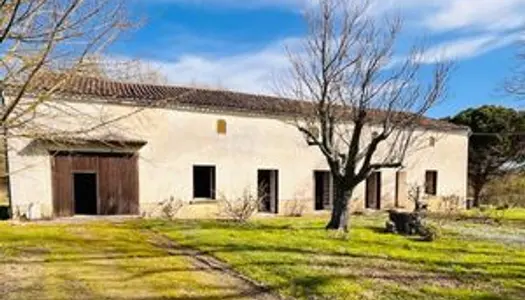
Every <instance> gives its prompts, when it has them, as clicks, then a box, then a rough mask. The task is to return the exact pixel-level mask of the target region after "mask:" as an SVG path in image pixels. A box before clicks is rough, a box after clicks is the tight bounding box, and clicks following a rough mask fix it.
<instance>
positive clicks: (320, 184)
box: [314, 171, 333, 210]
mask: <svg viewBox="0 0 525 300" xmlns="http://www.w3.org/2000/svg"><path fill="white" fill-rule="evenodd" d="M331 177H332V176H331V174H330V172H328V171H315V172H314V180H315V182H314V188H315V210H327V209H330V208H331V207H332V193H333V189H332V178H331Z"/></svg>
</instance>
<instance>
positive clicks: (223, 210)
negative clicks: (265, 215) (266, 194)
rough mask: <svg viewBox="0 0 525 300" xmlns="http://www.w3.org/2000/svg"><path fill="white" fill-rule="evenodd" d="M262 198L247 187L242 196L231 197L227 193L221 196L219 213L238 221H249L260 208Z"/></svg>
mask: <svg viewBox="0 0 525 300" xmlns="http://www.w3.org/2000/svg"><path fill="white" fill-rule="evenodd" d="M260 203H261V199H260V198H259V197H257V196H254V195H252V194H251V193H250V192H249V191H248V190H247V189H245V190H244V192H243V194H242V196H241V197H237V198H234V199H231V198H229V197H226V196H225V195H220V196H219V214H220V215H221V216H223V217H227V218H230V219H232V220H234V221H236V222H241V223H244V222H246V221H248V220H249V219H250V218H251V217H252V216H253V215H254V214H255V213H256V212H257V210H258V208H259V205H260Z"/></svg>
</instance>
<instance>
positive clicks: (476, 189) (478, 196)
mask: <svg viewBox="0 0 525 300" xmlns="http://www.w3.org/2000/svg"><path fill="white" fill-rule="evenodd" d="M473 189H474V199H473V200H474V201H473V202H472V206H473V207H475V208H479V205H480V200H481V188H479V187H474V188H473Z"/></svg>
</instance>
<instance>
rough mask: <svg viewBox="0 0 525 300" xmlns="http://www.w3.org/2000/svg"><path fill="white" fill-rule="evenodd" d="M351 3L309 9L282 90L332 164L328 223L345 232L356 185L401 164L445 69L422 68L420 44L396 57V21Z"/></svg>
mask: <svg viewBox="0 0 525 300" xmlns="http://www.w3.org/2000/svg"><path fill="white" fill-rule="evenodd" d="M355 3H356V2H355V1H350V0H322V1H319V2H318V5H316V6H315V7H313V8H312V9H311V10H309V11H308V12H307V14H306V20H307V23H308V36H307V38H306V39H305V41H304V43H303V47H302V48H301V49H300V50H296V51H289V54H290V55H289V56H290V61H291V65H292V67H291V72H290V74H291V76H292V80H290V82H291V83H292V84H291V85H290V86H286V87H284V90H283V91H284V92H283V93H285V94H286V96H289V97H293V98H296V99H299V100H303V101H307V103H308V104H305V105H304V107H303V108H304V109H303V113H302V114H299V115H298V116H297V117H296V119H295V120H294V125H295V126H296V127H297V128H298V129H299V130H300V132H302V133H303V134H304V136H305V137H306V139H307V140H308V142H309V144H310V145H312V146H315V147H317V148H319V150H320V151H321V152H322V154H323V155H324V157H325V158H326V161H327V163H328V165H329V167H330V169H331V173H332V176H333V182H334V190H335V196H334V203H333V209H332V215H331V219H330V222H329V223H328V224H327V226H326V228H327V229H334V230H344V231H347V230H348V221H349V212H348V207H349V201H350V199H352V195H353V192H354V189H355V187H356V186H357V185H358V184H359V183H360V182H362V181H364V180H365V179H366V178H367V177H368V176H369V175H370V174H371V173H372V172H374V171H376V170H379V169H382V168H398V167H401V166H402V164H403V159H404V157H405V154H406V152H407V149H408V148H409V146H410V145H411V144H413V142H414V139H415V138H416V135H415V132H416V129H419V128H420V127H421V126H420V125H421V123H422V122H423V121H424V115H425V113H426V112H427V111H428V110H429V109H430V108H431V107H432V106H433V105H435V103H436V102H437V101H438V100H440V98H442V97H443V95H444V92H445V88H446V83H447V79H448V74H449V70H450V65H449V64H446V63H438V64H437V65H436V66H434V68H433V70H432V71H431V72H429V74H423V73H424V72H423V70H421V65H420V63H419V62H420V61H421V59H422V57H421V55H422V48H421V47H419V48H418V47H413V49H412V50H411V52H410V53H409V54H408V55H407V56H406V57H405V58H403V59H401V58H400V57H398V56H395V53H394V52H395V47H396V41H397V40H398V35H399V33H400V30H401V22H400V20H399V19H394V20H385V21H377V19H374V18H372V17H369V14H368V11H367V10H368V7H369V6H368V5H367V4H366V3H365V4H363V5H361V4H355ZM423 75H426V80H424V78H425V77H424V76H423Z"/></svg>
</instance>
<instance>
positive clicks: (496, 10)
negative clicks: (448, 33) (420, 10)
mask: <svg viewBox="0 0 525 300" xmlns="http://www.w3.org/2000/svg"><path fill="white" fill-rule="evenodd" d="M431 2H432V1H431ZM433 2H435V3H436V4H437V3H439V6H438V10H437V12H436V13H434V14H432V13H429V14H427V16H426V17H425V19H424V24H425V25H426V26H428V27H429V28H431V29H433V30H454V29H472V30H490V31H500V30H509V29H516V28H519V27H520V26H522V25H523V24H524V19H523V15H525V0H433Z"/></svg>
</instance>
